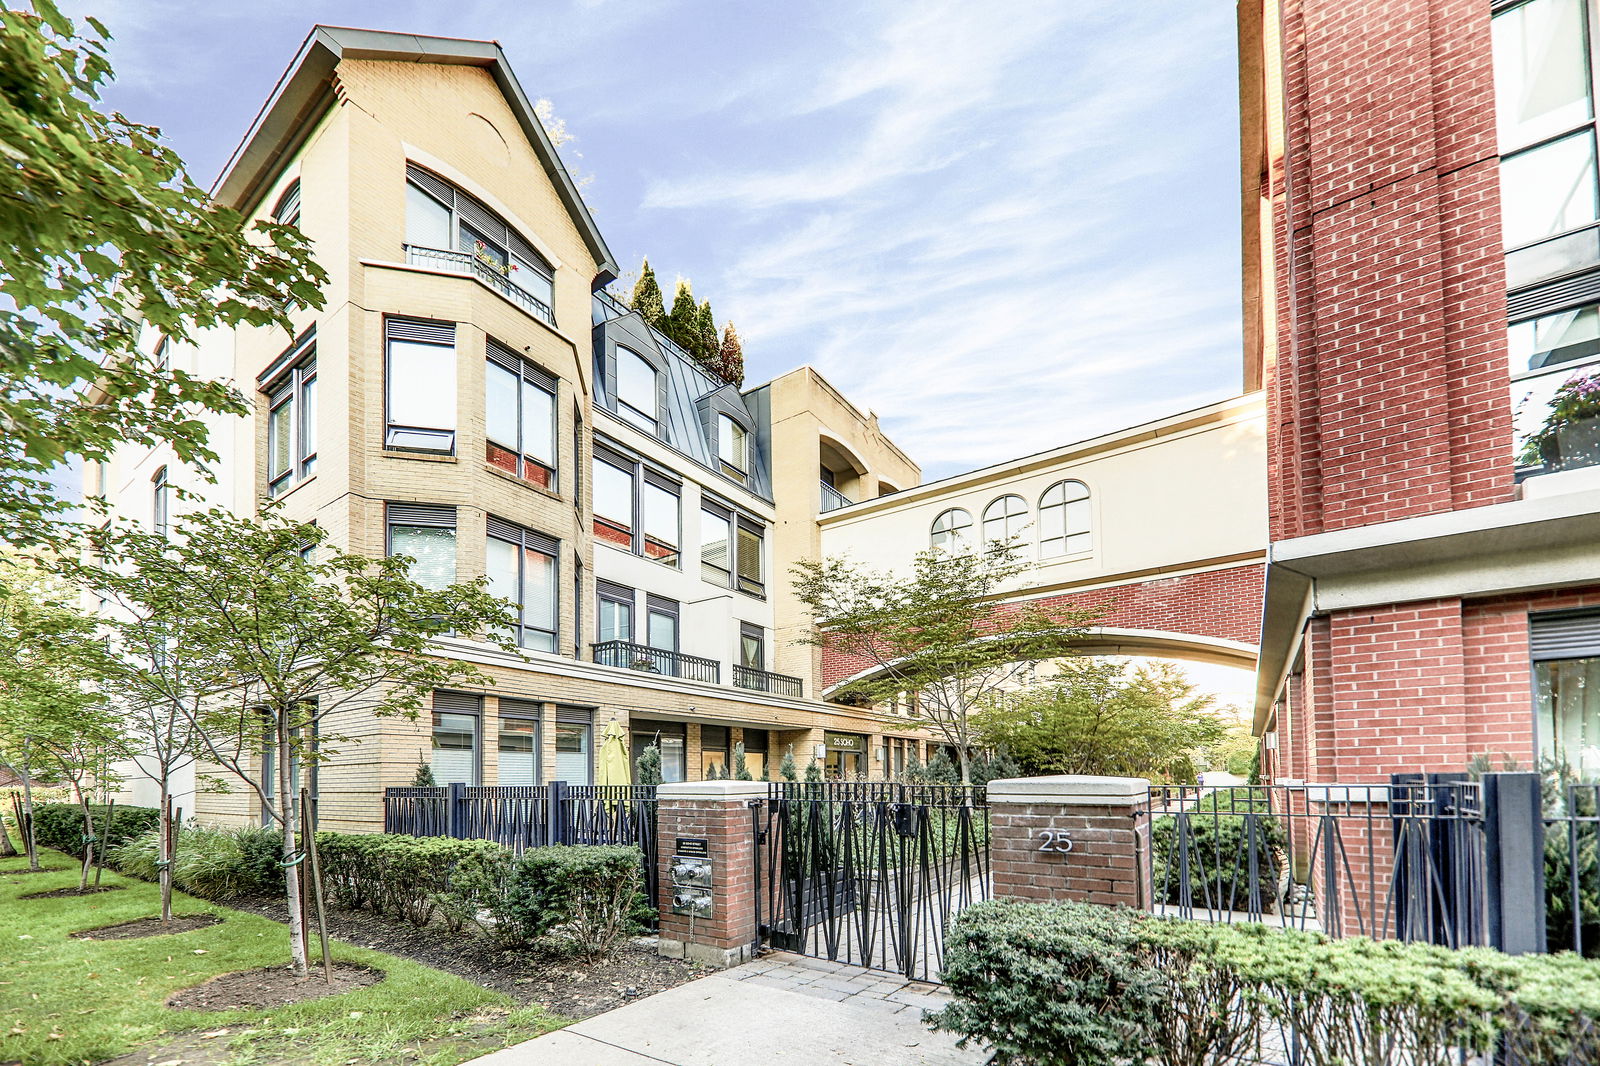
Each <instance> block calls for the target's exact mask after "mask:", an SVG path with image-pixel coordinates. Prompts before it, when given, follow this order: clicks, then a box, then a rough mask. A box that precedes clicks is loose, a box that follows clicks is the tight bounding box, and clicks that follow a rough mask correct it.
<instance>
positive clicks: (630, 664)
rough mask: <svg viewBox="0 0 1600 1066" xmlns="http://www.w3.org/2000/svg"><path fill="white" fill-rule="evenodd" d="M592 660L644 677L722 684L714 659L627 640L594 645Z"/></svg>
mask: <svg viewBox="0 0 1600 1066" xmlns="http://www.w3.org/2000/svg"><path fill="white" fill-rule="evenodd" d="M594 661H595V662H597V663H599V664H600V665H601V666H618V667H622V668H623V669H626V670H641V671H643V672H645V673H647V674H666V675H667V676H668V677H681V678H685V679H687V680H689V681H707V682H710V683H711V684H713V685H718V684H721V683H722V664H721V663H719V662H717V660H715V659H704V658H701V657H700V656H698V655H685V654H684V653H683V652H680V651H667V650H665V649H663V648H652V647H650V646H649V645H648V644H635V643H633V642H632V641H630V640H607V641H602V642H600V643H599V644H596V645H594Z"/></svg>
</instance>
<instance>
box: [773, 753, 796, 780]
mask: <svg viewBox="0 0 1600 1066" xmlns="http://www.w3.org/2000/svg"><path fill="white" fill-rule="evenodd" d="M778 776H779V777H781V778H783V779H784V780H785V781H798V780H800V768H799V767H798V766H796V765H795V762H794V747H793V746H792V745H791V746H790V748H789V750H788V751H786V752H784V753H783V761H782V762H780V763H779V764H778Z"/></svg>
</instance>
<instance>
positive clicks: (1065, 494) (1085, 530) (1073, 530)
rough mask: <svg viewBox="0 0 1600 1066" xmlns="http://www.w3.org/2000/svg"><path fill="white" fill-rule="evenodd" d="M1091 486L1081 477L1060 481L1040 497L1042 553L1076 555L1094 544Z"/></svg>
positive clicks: (1040, 551) (1048, 555) (1040, 540)
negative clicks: (1090, 515)
mask: <svg viewBox="0 0 1600 1066" xmlns="http://www.w3.org/2000/svg"><path fill="white" fill-rule="evenodd" d="M1093 544H1094V538H1093V535H1092V534H1091V532H1090V518H1089V487H1088V486H1087V485H1085V484H1084V483H1083V482H1081V481H1058V482H1056V483H1055V484H1054V485H1051V486H1050V487H1049V488H1047V489H1045V490H1044V495H1042V496H1040V497H1039V555H1040V556H1041V557H1044V558H1049V557H1050V556H1053V555H1076V554H1078V553H1079V552H1086V551H1088V550H1089V549H1090V548H1091V547H1093Z"/></svg>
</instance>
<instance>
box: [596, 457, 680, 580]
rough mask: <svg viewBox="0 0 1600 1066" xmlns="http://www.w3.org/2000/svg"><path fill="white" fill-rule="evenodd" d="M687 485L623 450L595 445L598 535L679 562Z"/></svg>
mask: <svg viewBox="0 0 1600 1066" xmlns="http://www.w3.org/2000/svg"><path fill="white" fill-rule="evenodd" d="M682 491H683V490H682V487H681V486H680V485H679V484H678V482H676V481H675V480H673V479H672V478H670V477H667V476H666V475H665V474H662V473H660V472H658V471H656V470H653V469H651V468H650V467H647V466H645V465H644V464H643V463H641V462H639V461H638V460H635V459H632V458H630V457H628V456H626V455H623V454H622V453H621V452H617V451H613V450H612V449H610V448H606V447H603V446H600V445H596V447H595V450H594V515H595V518H594V535H595V536H596V537H597V538H598V539H600V540H602V541H604V542H605V543H607V544H614V545H616V546H617V547H619V548H627V549H628V550H629V551H632V552H633V553H635V554H636V555H643V556H644V557H645V558H647V559H653V560H655V561H656V562H658V563H664V564H666V565H667V566H677V565H678V555H679V544H680V541H681V539H682V536H683V530H682V526H683V517H682V512H683V504H682V498H681V493H682Z"/></svg>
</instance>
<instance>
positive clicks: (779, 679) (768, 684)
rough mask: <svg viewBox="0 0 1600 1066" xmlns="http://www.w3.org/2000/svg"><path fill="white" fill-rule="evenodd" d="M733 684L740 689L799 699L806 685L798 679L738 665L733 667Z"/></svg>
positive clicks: (735, 664)
mask: <svg viewBox="0 0 1600 1066" xmlns="http://www.w3.org/2000/svg"><path fill="white" fill-rule="evenodd" d="M733 683H734V684H735V685H737V686H739V687H740V688H751V689H755V690H756V691H757V692H770V693H772V694H773V695H775V696H793V697H794V698H795V699H799V698H800V697H801V696H803V695H804V694H805V692H804V685H803V683H802V682H801V680H800V679H799V678H798V677H790V676H789V675H788V674H775V673H773V672H772V671H771V670H757V669H755V668H754V667H750V666H740V665H739V664H738V663H734V665H733Z"/></svg>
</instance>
